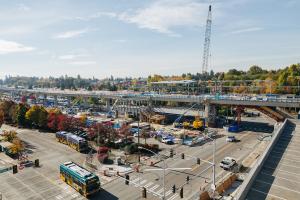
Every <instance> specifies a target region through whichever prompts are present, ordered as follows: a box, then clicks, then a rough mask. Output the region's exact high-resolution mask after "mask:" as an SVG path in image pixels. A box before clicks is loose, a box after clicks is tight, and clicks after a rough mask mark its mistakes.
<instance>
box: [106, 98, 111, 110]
mask: <svg viewBox="0 0 300 200" xmlns="http://www.w3.org/2000/svg"><path fill="white" fill-rule="evenodd" d="M105 104H106V110H107V111H110V99H106V101H105Z"/></svg>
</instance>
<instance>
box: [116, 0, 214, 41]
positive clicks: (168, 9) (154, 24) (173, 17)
mask: <svg viewBox="0 0 300 200" xmlns="http://www.w3.org/2000/svg"><path fill="white" fill-rule="evenodd" d="M207 9H208V4H207V3H200V2H197V1H193V0H175V1H174V0H162V1H155V2H154V3H152V4H151V5H150V6H148V7H146V8H143V9H138V10H137V11H136V12H135V13H133V14H132V13H122V14H120V15H119V16H118V18H119V19H120V20H122V21H124V22H126V23H132V24H136V25H137V26H138V27H139V28H143V29H151V30H154V31H157V32H160V33H165V34H168V35H170V36H179V35H178V34H177V33H175V32H174V30H173V29H174V28H176V27H181V26H189V27H197V26H202V25H204V23H205V19H206V16H207Z"/></svg>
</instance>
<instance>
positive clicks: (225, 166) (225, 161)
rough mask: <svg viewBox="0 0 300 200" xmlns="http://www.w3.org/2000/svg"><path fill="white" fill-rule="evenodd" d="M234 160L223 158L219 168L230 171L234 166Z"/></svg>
mask: <svg viewBox="0 0 300 200" xmlns="http://www.w3.org/2000/svg"><path fill="white" fill-rule="evenodd" d="M236 164H237V163H236V160H235V159H234V158H231V157H225V158H224V159H223V160H222V161H221V162H220V167H221V168H223V169H224V170H230V169H232V167H233V166H235V165H236Z"/></svg>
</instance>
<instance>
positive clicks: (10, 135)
mask: <svg viewBox="0 0 300 200" xmlns="http://www.w3.org/2000/svg"><path fill="white" fill-rule="evenodd" d="M2 136H3V137H4V140H5V141H8V142H12V141H13V140H14V139H15V138H17V132H16V131H7V130H4V131H3V133H2Z"/></svg>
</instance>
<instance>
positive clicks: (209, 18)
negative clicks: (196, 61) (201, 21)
mask: <svg viewBox="0 0 300 200" xmlns="http://www.w3.org/2000/svg"><path fill="white" fill-rule="evenodd" d="M211 24H212V14H211V5H209V10H208V16H207V21H206V29H205V40H204V49H203V64H202V74H205V73H207V68H208V58H209V56H210V49H209V48H210V35H211Z"/></svg>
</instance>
